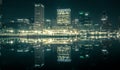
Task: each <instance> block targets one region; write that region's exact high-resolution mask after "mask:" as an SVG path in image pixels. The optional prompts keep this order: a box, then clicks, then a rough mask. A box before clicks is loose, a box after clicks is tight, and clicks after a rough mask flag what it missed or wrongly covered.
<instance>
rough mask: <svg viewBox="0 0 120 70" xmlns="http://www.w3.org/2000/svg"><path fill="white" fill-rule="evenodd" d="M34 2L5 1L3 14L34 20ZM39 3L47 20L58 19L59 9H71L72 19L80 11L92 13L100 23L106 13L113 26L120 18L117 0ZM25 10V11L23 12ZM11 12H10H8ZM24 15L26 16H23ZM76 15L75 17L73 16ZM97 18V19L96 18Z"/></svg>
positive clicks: (95, 20)
mask: <svg viewBox="0 0 120 70" xmlns="http://www.w3.org/2000/svg"><path fill="white" fill-rule="evenodd" d="M35 2H36V1H34V0H29V1H27V0H18V1H17V2H16V1H15V0H12V1H11V2H9V1H8V0H4V1H3V7H4V9H3V11H4V12H3V14H4V15H5V16H4V18H6V19H8V18H9V19H10V18H13V19H15V18H34V17H33V16H34V14H33V13H34V4H35ZM38 2H39V3H41V4H43V5H44V6H45V18H48V19H56V17H57V9H59V8H60V9H61V8H70V9H71V16H72V19H75V18H76V17H78V13H79V11H87V12H90V15H91V17H92V19H93V20H94V22H95V23H96V22H99V20H100V17H101V14H102V12H103V11H106V12H107V13H108V16H109V20H110V22H113V24H117V23H118V17H119V15H120V14H119V11H120V10H119V5H120V4H119V1H117V0H99V1H97V0H93V1H89V0H86V1H83V0H52V1H49V0H45V1H44V0H39V1H38ZM23 10H24V11H23ZM7 11H9V12H7ZM22 14H24V15H22ZM73 14H74V15H73ZM96 17H97V18H96Z"/></svg>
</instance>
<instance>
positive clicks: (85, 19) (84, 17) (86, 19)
mask: <svg viewBox="0 0 120 70" xmlns="http://www.w3.org/2000/svg"><path fill="white" fill-rule="evenodd" d="M79 23H80V24H91V19H90V16H89V13H88V12H79Z"/></svg>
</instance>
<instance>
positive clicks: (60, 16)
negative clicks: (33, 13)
mask: <svg viewBox="0 0 120 70" xmlns="http://www.w3.org/2000/svg"><path fill="white" fill-rule="evenodd" d="M57 24H58V25H65V26H66V25H70V24H71V9H57Z"/></svg>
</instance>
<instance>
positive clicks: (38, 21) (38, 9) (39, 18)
mask: <svg viewBox="0 0 120 70" xmlns="http://www.w3.org/2000/svg"><path fill="white" fill-rule="evenodd" d="M34 13H35V15H34V23H35V24H34V25H35V26H34V28H35V29H38V28H40V27H42V26H43V24H44V5H42V4H40V3H38V4H35V12H34Z"/></svg>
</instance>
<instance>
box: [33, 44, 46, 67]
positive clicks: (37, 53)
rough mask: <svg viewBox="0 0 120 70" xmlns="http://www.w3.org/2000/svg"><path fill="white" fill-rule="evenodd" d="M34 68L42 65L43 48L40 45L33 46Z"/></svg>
mask: <svg viewBox="0 0 120 70" xmlns="http://www.w3.org/2000/svg"><path fill="white" fill-rule="evenodd" d="M34 57H35V67H42V66H43V65H44V48H43V47H41V45H38V46H34Z"/></svg>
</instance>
